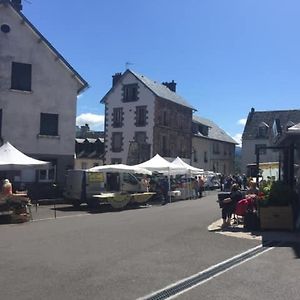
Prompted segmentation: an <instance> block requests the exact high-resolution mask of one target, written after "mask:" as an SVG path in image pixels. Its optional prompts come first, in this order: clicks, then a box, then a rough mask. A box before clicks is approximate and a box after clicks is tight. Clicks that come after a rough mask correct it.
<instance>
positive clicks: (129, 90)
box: [123, 84, 138, 102]
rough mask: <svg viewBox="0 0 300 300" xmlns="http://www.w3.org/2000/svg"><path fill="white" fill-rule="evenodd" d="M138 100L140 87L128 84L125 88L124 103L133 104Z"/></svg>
mask: <svg viewBox="0 0 300 300" xmlns="http://www.w3.org/2000/svg"><path fill="white" fill-rule="evenodd" d="M137 100H138V85H137V84H127V85H124V86H123V101H124V102H133V101H137Z"/></svg>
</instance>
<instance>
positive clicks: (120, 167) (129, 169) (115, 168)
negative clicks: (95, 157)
mask: <svg viewBox="0 0 300 300" xmlns="http://www.w3.org/2000/svg"><path fill="white" fill-rule="evenodd" d="M88 171H90V172H118V173H136V174H146V175H151V174H152V172H151V171H149V170H147V169H144V168H140V167H137V166H127V165H124V164H114V165H103V166H96V167H93V168H90V169H88Z"/></svg>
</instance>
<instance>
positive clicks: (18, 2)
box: [11, 0, 23, 11]
mask: <svg viewBox="0 0 300 300" xmlns="http://www.w3.org/2000/svg"><path fill="white" fill-rule="evenodd" d="M11 4H12V6H13V7H14V8H15V9H16V10H17V11H21V10H22V8H23V6H22V0H11Z"/></svg>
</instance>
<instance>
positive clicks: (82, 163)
mask: <svg viewBox="0 0 300 300" xmlns="http://www.w3.org/2000/svg"><path fill="white" fill-rule="evenodd" d="M87 168H88V165H87V162H85V161H83V162H81V169H82V170H85V169H87Z"/></svg>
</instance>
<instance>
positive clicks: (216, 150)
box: [213, 142, 220, 154]
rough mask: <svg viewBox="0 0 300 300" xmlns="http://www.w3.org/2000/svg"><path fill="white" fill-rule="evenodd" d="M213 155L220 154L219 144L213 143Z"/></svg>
mask: <svg viewBox="0 0 300 300" xmlns="http://www.w3.org/2000/svg"><path fill="white" fill-rule="evenodd" d="M213 153H214V154H219V153H220V149H219V143H218V142H215V143H213Z"/></svg>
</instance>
